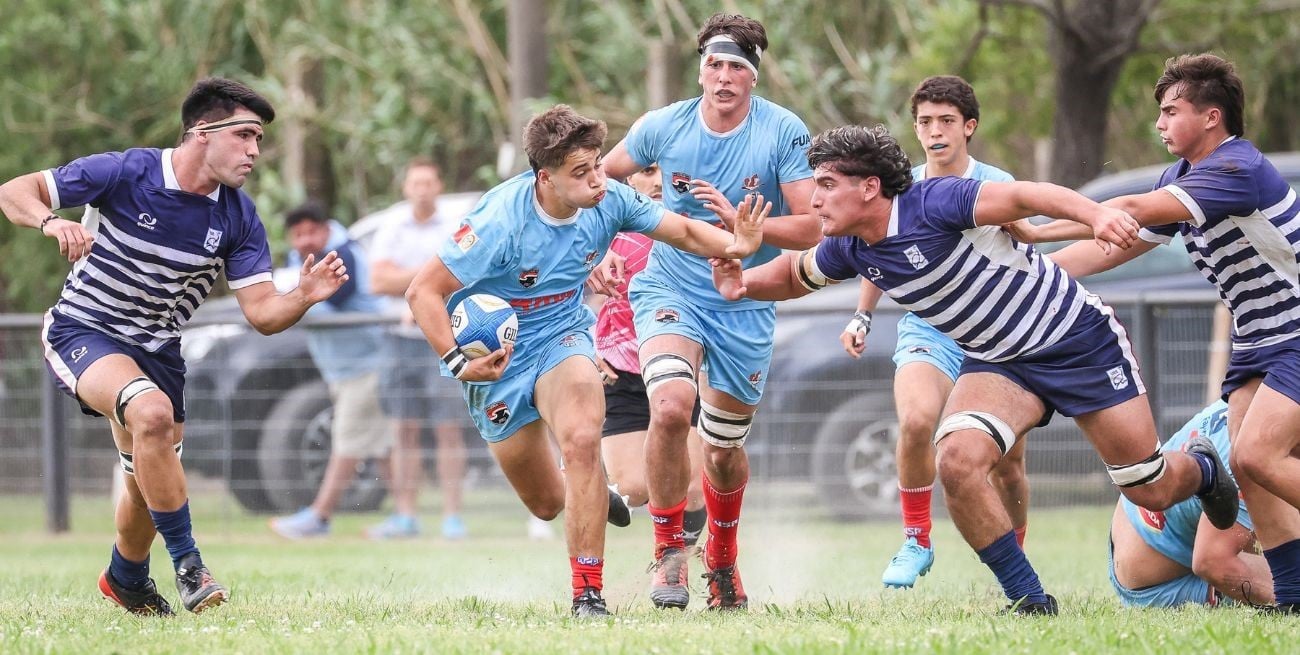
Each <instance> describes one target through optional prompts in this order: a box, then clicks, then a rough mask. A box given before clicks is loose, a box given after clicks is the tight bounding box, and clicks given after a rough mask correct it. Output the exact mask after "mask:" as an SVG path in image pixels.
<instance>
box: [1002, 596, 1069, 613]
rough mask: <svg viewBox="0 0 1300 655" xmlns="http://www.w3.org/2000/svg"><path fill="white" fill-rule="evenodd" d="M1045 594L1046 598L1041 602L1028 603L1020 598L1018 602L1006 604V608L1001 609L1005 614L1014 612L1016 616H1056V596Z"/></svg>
mask: <svg viewBox="0 0 1300 655" xmlns="http://www.w3.org/2000/svg"><path fill="white" fill-rule="evenodd" d="M1046 596H1047V600H1045V601H1043V602H1041V603H1030V602H1026V601H1024V600H1021V601H1020V602H1017V603H1012V604H1010V605H1007V608H1006V609H1005V610H1003V611H1004V612H1005V613H1006V614H1014V615H1016V616H1056V613H1057V608H1056V596H1053V595H1051V594H1046Z"/></svg>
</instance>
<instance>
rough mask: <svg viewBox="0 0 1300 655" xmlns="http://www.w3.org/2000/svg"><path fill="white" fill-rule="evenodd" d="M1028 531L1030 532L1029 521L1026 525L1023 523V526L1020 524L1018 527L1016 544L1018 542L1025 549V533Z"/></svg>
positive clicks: (1021, 548)
mask: <svg viewBox="0 0 1300 655" xmlns="http://www.w3.org/2000/svg"><path fill="white" fill-rule="evenodd" d="M1026 532H1029V524H1028V523H1026V524H1024V525H1022V526H1020V527H1018V528H1016V544H1018V545H1019V546H1020V550H1024V549H1025V533H1026Z"/></svg>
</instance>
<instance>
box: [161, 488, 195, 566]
mask: <svg viewBox="0 0 1300 655" xmlns="http://www.w3.org/2000/svg"><path fill="white" fill-rule="evenodd" d="M149 515H150V516H152V517H153V525H154V527H155V528H158V534H160V535H162V538H163V541H164V542H165V543H166V544H167V552H168V553H170V554H171V556H172V566H173V567H174V568H180V565H181V558H182V557H185V556H186V555H189V554H190V553H198V552H199V548H198V546H196V545H194V534H193V532H192V528H191V527H190V501H188V500H186V501H185V504H184V505H181V508H180V509H178V510H176V511H174V512H158V511H155V510H152V509H151V510H149Z"/></svg>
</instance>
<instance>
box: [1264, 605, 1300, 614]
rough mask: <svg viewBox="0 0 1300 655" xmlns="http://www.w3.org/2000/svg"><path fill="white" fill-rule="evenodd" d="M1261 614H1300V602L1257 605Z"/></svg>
mask: <svg viewBox="0 0 1300 655" xmlns="http://www.w3.org/2000/svg"><path fill="white" fill-rule="evenodd" d="M1255 609H1257V610H1259V612H1260V613H1261V614H1282V615H1289V616H1300V603H1282V604H1281V605H1256V606H1255Z"/></svg>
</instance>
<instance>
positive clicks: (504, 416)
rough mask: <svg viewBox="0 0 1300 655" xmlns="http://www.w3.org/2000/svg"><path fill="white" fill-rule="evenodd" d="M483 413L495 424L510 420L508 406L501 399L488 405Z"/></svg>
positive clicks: (503, 423) (502, 423)
mask: <svg viewBox="0 0 1300 655" xmlns="http://www.w3.org/2000/svg"><path fill="white" fill-rule="evenodd" d="M483 414H484V415H485V416H487V419H488V420H489V421H492V423H494V424H496V425H505V424H506V421H509V420H510V408H509V407H508V406H506V404H505V402H504V401H501V400H498V401H496V402H494V403H492V404H491V405H488V406H487V409H485V410H483Z"/></svg>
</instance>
